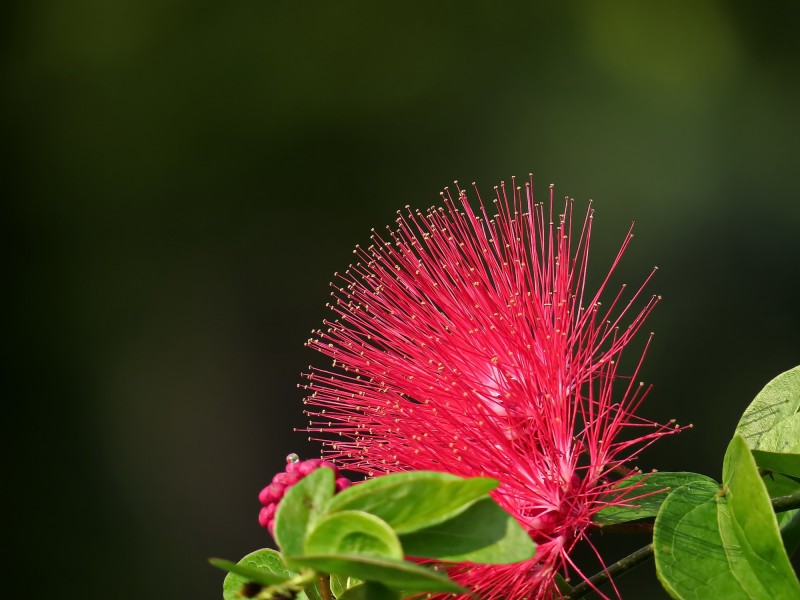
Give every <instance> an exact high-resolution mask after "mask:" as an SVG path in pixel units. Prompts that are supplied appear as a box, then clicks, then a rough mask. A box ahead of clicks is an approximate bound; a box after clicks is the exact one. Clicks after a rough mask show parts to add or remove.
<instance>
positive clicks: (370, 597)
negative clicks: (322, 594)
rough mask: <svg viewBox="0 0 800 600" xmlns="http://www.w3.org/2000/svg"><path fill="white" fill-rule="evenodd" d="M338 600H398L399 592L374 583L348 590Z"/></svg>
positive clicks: (368, 582)
mask: <svg viewBox="0 0 800 600" xmlns="http://www.w3.org/2000/svg"><path fill="white" fill-rule="evenodd" d="M337 598H338V599H339V600H400V592H398V591H396V590H393V589H392V588H389V587H386V586H385V585H382V584H380V583H376V582H374V581H367V582H366V583H362V584H360V585H357V586H354V587H352V588H350V589H348V590H347V591H346V592H345V593H344V594H343V595H341V596H337Z"/></svg>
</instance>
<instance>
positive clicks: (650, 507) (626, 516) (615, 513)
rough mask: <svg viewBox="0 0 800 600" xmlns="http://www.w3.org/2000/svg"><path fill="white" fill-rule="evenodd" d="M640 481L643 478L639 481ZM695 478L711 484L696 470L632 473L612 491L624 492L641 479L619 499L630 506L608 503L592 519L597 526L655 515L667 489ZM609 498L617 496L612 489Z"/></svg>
mask: <svg viewBox="0 0 800 600" xmlns="http://www.w3.org/2000/svg"><path fill="white" fill-rule="evenodd" d="M642 480H644V481H643V482H642ZM699 481H706V482H711V483H714V480H713V479H711V478H710V477H706V476H705V475H700V474H699V473H688V472H677V473H670V472H663V473H662V472H656V473H647V474H642V475H633V476H632V477H629V478H627V479H625V480H624V481H621V482H620V483H619V485H617V486H616V488H615V490H620V491H624V490H626V489H629V488H632V487H635V486H636V485H637V484H638V483H639V482H642V483H641V485H639V486H638V487H635V489H633V490H630V492H629V493H628V494H627V495H626V496H624V497H623V499H622V501H623V502H625V503H626V504H630V505H631V506H609V507H607V508H604V509H603V510H601V511H600V512H598V513H597V514H596V515H595V516H594V522H595V523H597V524H598V525H613V524H615V523H625V522H628V521H635V520H636V519H644V518H646V517H655V516H656V515H657V514H658V510H659V509H660V508H661V504H662V503H663V502H664V500H666V498H667V495H668V494H669V492H670V490H674V489H677V488H679V487H681V486H683V485H687V484H690V483H696V482H699ZM653 492H656V493H653ZM612 497H613V498H616V497H618V496H617V493H616V492H615V493H614V495H613V496H612Z"/></svg>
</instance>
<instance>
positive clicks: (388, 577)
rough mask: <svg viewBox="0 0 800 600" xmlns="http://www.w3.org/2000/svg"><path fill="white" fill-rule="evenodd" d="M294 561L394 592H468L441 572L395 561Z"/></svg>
mask: <svg viewBox="0 0 800 600" xmlns="http://www.w3.org/2000/svg"><path fill="white" fill-rule="evenodd" d="M287 560H288V559H287ZM291 562H293V563H297V564H299V565H304V566H306V567H311V568H312V569H315V570H317V571H320V572H323V573H332V574H336V575H343V576H350V577H358V578H359V579H362V580H364V581H378V582H380V583H382V584H383V585H386V586H389V587H391V588H393V589H396V590H402V591H406V592H453V593H464V592H466V590H465V589H464V588H462V587H461V586H460V585H458V584H457V583H455V582H454V581H452V580H450V579H449V578H448V577H446V576H445V575H443V574H441V573H437V572H436V571H433V570H432V569H429V568H426V567H422V566H420V565H417V564H414V563H411V562H408V561H403V560H397V559H392V558H379V557H374V556H363V555H341V554H324V555H314V556H311V555H306V556H298V557H291Z"/></svg>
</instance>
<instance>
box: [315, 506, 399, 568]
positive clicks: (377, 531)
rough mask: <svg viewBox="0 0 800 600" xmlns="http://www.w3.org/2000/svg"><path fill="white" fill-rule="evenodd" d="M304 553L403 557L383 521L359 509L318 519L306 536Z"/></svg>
mask: <svg viewBox="0 0 800 600" xmlns="http://www.w3.org/2000/svg"><path fill="white" fill-rule="evenodd" d="M304 554H359V555H361V554H363V555H366V556H383V557H386V558H396V559H399V560H402V558H403V547H402V546H401V545H400V540H398V539H397V534H396V533H395V532H394V530H393V529H392V528H391V527H389V525H388V524H387V523H386V521H383V520H381V519H379V518H378V517H376V516H375V515H371V514H369V513H365V512H362V511H359V510H345V511H342V512H338V513H333V514H328V515H325V516H324V517H322V518H320V519H319V521H317V524H316V525H315V526H314V529H312V530H311V533H309V534H308V537H307V538H306V544H305V551H304Z"/></svg>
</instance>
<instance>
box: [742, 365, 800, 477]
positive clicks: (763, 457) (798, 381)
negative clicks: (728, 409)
mask: <svg viewBox="0 0 800 600" xmlns="http://www.w3.org/2000/svg"><path fill="white" fill-rule="evenodd" d="M798 411H800V366H798V367H795V368H794V369H791V370H789V371H786V372H785V373H781V374H780V375H778V376H777V377H776V378H775V379H773V380H772V381H770V382H769V383H768V384H767V385H766V386H765V387H764V389H763V390H761V391H760V392H759V393H758V395H757V396H756V397H755V400H753V402H752V403H751V404H750V406H748V407H747V410H745V411H744V414H743V415H742V418H741V419H740V421H739V424H738V425H737V426H736V433H738V434H741V435H742V436H743V437H744V439H745V440H746V441H747V444H748V445H749V446H750V448H751V449H752V451H753V456H754V457H755V459H756V462H757V463H758V465H759V466H760V467H762V468H765V469H771V470H773V471H778V472H780V473H788V474H789V475H794V476H795V477H800V413H798Z"/></svg>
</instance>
